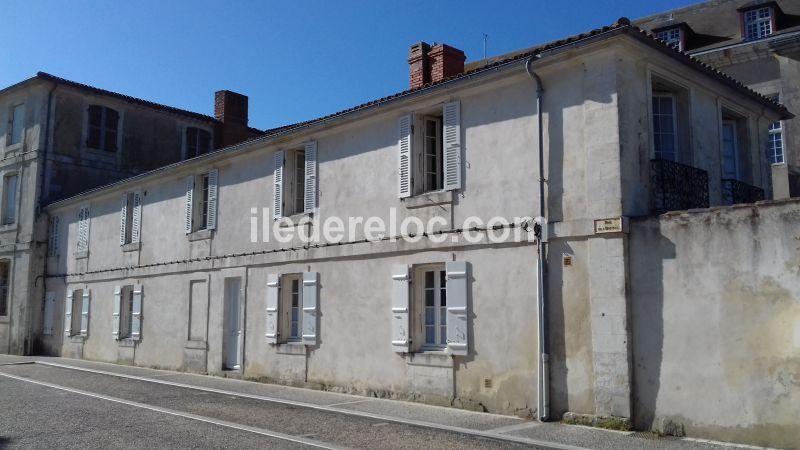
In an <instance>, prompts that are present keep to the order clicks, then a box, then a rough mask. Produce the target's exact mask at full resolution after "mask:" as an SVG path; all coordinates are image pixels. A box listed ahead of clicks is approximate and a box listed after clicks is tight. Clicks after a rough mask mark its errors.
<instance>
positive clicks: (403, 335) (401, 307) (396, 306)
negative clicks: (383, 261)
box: [391, 265, 411, 353]
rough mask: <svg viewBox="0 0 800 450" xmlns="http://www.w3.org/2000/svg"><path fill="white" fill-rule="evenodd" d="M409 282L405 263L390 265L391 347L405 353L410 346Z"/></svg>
mask: <svg viewBox="0 0 800 450" xmlns="http://www.w3.org/2000/svg"><path fill="white" fill-rule="evenodd" d="M409 282H410V280H409V276H408V266H407V265H396V266H394V267H392V311H391V312H392V349H394V351H395V352H399V353H407V352H408V351H409V349H410V346H411V331H410V327H409V317H410V314H409V306H410V305H409V285H410V283H409Z"/></svg>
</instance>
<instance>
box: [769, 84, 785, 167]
mask: <svg viewBox="0 0 800 450" xmlns="http://www.w3.org/2000/svg"><path fill="white" fill-rule="evenodd" d="M772 99H773V100H774V101H776V102H777V101H779V100H778V96H777V95H775V96H773V97H772ZM767 158H768V159H769V163H770V164H781V163H783V122H782V121H780V120H778V121H777V122H772V123H771V124H769V138H768V140H767Z"/></svg>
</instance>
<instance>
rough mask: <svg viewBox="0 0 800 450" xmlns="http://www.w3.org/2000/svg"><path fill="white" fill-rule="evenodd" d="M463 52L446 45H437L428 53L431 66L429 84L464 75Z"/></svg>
mask: <svg viewBox="0 0 800 450" xmlns="http://www.w3.org/2000/svg"><path fill="white" fill-rule="evenodd" d="M466 59H467V57H466V56H465V55H464V52H463V51H461V50H459V49H457V48H454V47H450V46H449V45H447V44H437V45H434V46H433V47H431V49H430V51H429V52H428V61H429V62H430V66H431V83H436V82H438V81H442V80H444V79H445V78H450V77H452V76H455V75H459V74H461V73H464V61H465V60H466Z"/></svg>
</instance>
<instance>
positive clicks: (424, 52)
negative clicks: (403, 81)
mask: <svg viewBox="0 0 800 450" xmlns="http://www.w3.org/2000/svg"><path fill="white" fill-rule="evenodd" d="M430 49H431V46H430V45H428V43H426V42H417V43H416V44H414V45H412V46H411V50H409V52H408V68H409V72H410V77H411V89H416V88H418V87H421V86H422V85H424V84H425V83H430V82H431V69H430V64H429V62H428V51H430Z"/></svg>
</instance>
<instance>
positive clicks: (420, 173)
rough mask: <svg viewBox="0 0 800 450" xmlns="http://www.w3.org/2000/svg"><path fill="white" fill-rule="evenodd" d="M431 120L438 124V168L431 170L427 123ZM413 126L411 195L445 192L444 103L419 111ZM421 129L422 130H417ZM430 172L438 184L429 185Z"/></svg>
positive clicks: (436, 150)
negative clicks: (429, 165) (428, 160)
mask: <svg viewBox="0 0 800 450" xmlns="http://www.w3.org/2000/svg"><path fill="white" fill-rule="evenodd" d="M429 121H435V122H436V124H437V128H436V131H437V136H435V137H434V138H435V141H436V149H435V152H436V153H435V155H436V165H437V167H436V168H435V169H436V170H434V171H431V170H429V167H428V164H427V161H426V155H427V154H428V153H427V148H426V144H427V138H428V135H427V124H428V122H429ZM412 123H413V126H412V129H413V131H412V137H411V138H412V139H413V140H414V145H413V146H412V151H413V153H414V154H413V155H411V161H412V162H413V167H412V168H411V196H412V197H415V196H419V195H425V194H433V193H437V192H444V190H445V189H444V104H439V105H436V106H435V107H433V108H428V109H425V110H422V111H419V112H417V113H415V114H414V115H413V121H412ZM417 130H420V132H417ZM428 173H433V174H436V178H437V183H436V186H429V182H428V177H427V175H428Z"/></svg>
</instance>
